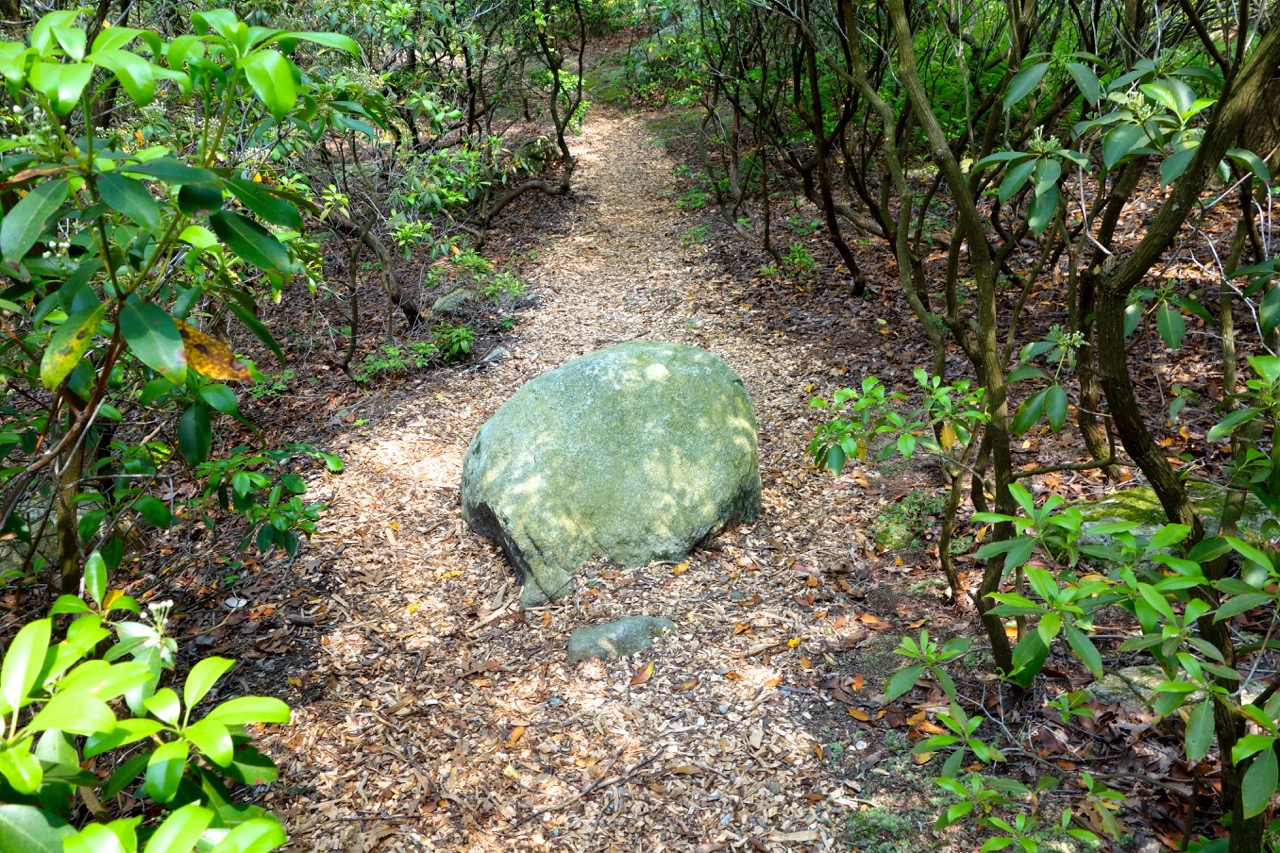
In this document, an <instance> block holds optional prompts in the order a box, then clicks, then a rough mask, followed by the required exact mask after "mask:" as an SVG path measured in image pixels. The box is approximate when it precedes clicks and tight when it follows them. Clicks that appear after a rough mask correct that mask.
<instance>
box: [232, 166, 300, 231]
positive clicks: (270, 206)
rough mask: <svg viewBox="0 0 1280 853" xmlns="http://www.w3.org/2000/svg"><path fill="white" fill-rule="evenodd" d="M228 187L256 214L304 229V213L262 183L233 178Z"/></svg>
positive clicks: (272, 221)
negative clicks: (300, 212)
mask: <svg viewBox="0 0 1280 853" xmlns="http://www.w3.org/2000/svg"><path fill="white" fill-rule="evenodd" d="M227 187H228V188H229V189H230V190H231V192H232V193H234V194H235V197H236V198H237V199H239V200H240V203H241V204H243V205H244V206H245V207H247V208H249V209H250V210H251V211H253V213H254V215H255V216H257V217H258V218H259V219H262V220H263V221H265V222H270V223H271V224H272V225H279V226H282V227H284V228H291V229H293V230H294V231H301V230H302V215H301V214H299V213H298V209H297V208H296V207H295V206H294V205H292V204H290V203H289V202H288V201H286V200H285V199H283V198H280V197H279V196H277V195H275V194H274V193H272V192H270V191H269V190H267V189H265V188H263V186H262V185H261V184H255V183H253V182H252V181H246V180H244V179H243V178H231V179H229V180H228V181H227Z"/></svg>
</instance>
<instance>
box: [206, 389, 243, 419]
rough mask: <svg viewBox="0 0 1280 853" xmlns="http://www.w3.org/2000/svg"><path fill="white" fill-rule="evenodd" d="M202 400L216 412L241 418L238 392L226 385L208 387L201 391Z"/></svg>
mask: <svg viewBox="0 0 1280 853" xmlns="http://www.w3.org/2000/svg"><path fill="white" fill-rule="evenodd" d="M200 399H201V400H204V401H205V402H206V403H208V404H209V407H210V408H211V409H213V410H214V411H215V412H221V413H222V414H224V415H231V416H232V417H234V418H238V417H240V408H239V406H238V404H237V402H236V392H235V391H232V390H231V389H230V388H228V387H227V386H226V385H206V386H204V387H203V388H201V389H200Z"/></svg>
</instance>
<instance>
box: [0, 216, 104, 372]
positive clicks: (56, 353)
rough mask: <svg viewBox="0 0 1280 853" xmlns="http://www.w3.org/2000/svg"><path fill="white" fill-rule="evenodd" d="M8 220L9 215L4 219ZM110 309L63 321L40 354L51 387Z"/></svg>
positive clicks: (85, 347) (75, 359) (89, 342)
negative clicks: (41, 354)
mask: <svg viewBox="0 0 1280 853" xmlns="http://www.w3.org/2000/svg"><path fill="white" fill-rule="evenodd" d="M8 221H9V220H8V219H7V218H6V219H5V222H6V223H7V222H8ZM106 313H107V304H106V303H105V302H104V303H102V304H100V305H91V306H86V307H84V308H81V309H80V310H78V311H76V312H75V313H74V314H72V315H71V316H70V317H68V318H67V319H66V320H64V321H63V322H62V325H61V326H59V327H58V330H57V331H56V332H54V333H53V336H52V337H50V338H49V346H48V347H47V348H46V349H45V351H44V355H43V356H42V357H41V358H40V383H41V384H42V385H44V387H45V388H47V389H49V390H50V391H52V390H53V389H55V388H57V387H58V386H59V385H61V384H62V380H63V379H66V378H67V376H68V375H69V374H70V373H71V371H72V370H74V369H75V368H76V366H77V365H79V364H80V362H81V361H83V359H84V354H85V353H86V352H88V351H89V347H91V346H92V345H93V340H94V338H95V337H96V335H97V331H98V324H99V323H101V322H102V318H103V316H104V315H105V314H106Z"/></svg>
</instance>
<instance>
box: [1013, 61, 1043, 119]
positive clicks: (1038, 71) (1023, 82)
mask: <svg viewBox="0 0 1280 853" xmlns="http://www.w3.org/2000/svg"><path fill="white" fill-rule="evenodd" d="M1048 70H1049V63H1047V62H1037V63H1036V64H1035V65H1028V66H1027V67H1026V68H1024V69H1022V70H1021V71H1019V72H1018V73H1017V74H1015V75H1014V77H1013V79H1012V80H1010V81H1009V88H1008V90H1007V91H1006V92H1005V95H1004V108H1005V109H1006V110H1007V109H1009V108H1010V107H1012V106H1013V105H1014V104H1016V103H1018V102H1019V101H1021V100H1022V99H1023V98H1025V97H1026V96H1027V95H1029V94H1031V90H1032V89H1034V88H1035V87H1036V86H1038V85H1040V80H1041V78H1043V77H1044V73H1045V72H1046V71H1048Z"/></svg>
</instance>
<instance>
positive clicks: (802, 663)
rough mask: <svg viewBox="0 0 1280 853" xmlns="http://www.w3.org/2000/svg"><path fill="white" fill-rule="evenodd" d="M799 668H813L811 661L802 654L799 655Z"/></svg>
mask: <svg viewBox="0 0 1280 853" xmlns="http://www.w3.org/2000/svg"><path fill="white" fill-rule="evenodd" d="M800 668H801V669H813V662H812V661H810V660H809V658H807V657H805V656H804V655H800Z"/></svg>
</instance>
